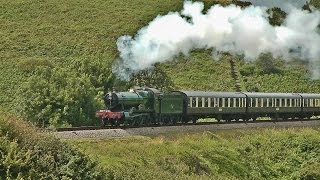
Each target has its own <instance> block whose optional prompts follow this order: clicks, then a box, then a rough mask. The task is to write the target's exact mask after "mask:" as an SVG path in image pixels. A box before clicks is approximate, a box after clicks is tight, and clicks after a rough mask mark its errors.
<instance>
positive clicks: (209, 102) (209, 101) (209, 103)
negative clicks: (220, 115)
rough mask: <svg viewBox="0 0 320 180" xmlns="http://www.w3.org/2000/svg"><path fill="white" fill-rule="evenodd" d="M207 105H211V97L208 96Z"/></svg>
mask: <svg viewBox="0 0 320 180" xmlns="http://www.w3.org/2000/svg"><path fill="white" fill-rule="evenodd" d="M208 107H211V98H208Z"/></svg>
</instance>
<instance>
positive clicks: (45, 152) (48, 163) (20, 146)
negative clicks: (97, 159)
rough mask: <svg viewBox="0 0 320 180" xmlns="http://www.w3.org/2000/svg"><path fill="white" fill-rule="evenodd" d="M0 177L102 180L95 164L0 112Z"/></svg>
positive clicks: (66, 146)
mask: <svg viewBox="0 0 320 180" xmlns="http://www.w3.org/2000/svg"><path fill="white" fill-rule="evenodd" d="M0 114H1V116H0V179H104V178H105V177H106V176H105V175H104V173H103V172H102V171H100V170H99V169H98V168H97V167H96V163H94V162H93V161H91V160H90V159H89V158H88V157H87V156H85V155H84V154H83V153H81V152H79V151H78V150H76V149H74V148H72V147H71V146H70V145H68V144H67V143H64V142H61V141H60V140H58V139H56V138H53V137H51V136H48V135H46V134H39V133H38V132H37V131H36V130H35V129H34V128H33V127H31V126H30V125H28V124H27V123H26V122H25V121H23V120H21V119H17V118H15V117H14V116H12V115H10V114H7V113H4V112H3V111H0Z"/></svg>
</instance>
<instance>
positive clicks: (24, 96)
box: [0, 0, 320, 127]
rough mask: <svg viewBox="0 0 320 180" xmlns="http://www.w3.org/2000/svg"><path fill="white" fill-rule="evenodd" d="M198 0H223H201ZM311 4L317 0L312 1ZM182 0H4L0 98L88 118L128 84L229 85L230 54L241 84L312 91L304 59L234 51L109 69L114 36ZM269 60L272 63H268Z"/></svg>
mask: <svg viewBox="0 0 320 180" xmlns="http://www.w3.org/2000/svg"><path fill="white" fill-rule="evenodd" d="M204 3H205V8H209V7H210V6H211V5H213V4H216V3H220V4H223V5H227V4H229V3H231V1H228V0H217V1H204ZM312 3H313V4H315V5H317V6H318V4H317V3H318V2H317V1H312ZM182 5H183V2H182V1H169V0H165V1H157V0H154V1H142V0H135V1H130V2H126V1H115V0H108V1H100V0H94V1H90V2H89V1H86V0H69V1H54V2H52V1H47V0H44V1H32V0H19V1H9V0H4V1H3V3H1V5H0V7H1V9H2V10H1V12H0V23H1V24H2V26H1V27H0V34H1V36H2V37H3V38H1V39H0V69H1V72H0V73H1V76H0V105H1V106H2V107H4V108H6V109H7V110H8V111H11V112H13V113H15V114H17V115H19V116H21V117H24V118H25V119H28V120H29V121H31V122H32V123H35V124H38V125H39V126H45V127H61V126H62V127H64V126H79V125H93V124H95V123H97V119H96V118H95V115H94V113H95V111H96V110H97V109H100V108H103V103H102V101H101V98H102V95H103V94H104V93H106V92H107V91H109V90H111V89H112V87H115V88H117V89H119V90H127V89H128V88H129V87H131V86H133V85H139V86H151V87H156V88H160V89H163V90H168V89H184V90H208V91H209V90H210V91H233V90H234V82H233V80H232V78H231V75H230V63H229V59H230V58H232V59H234V60H235V62H236V64H237V67H238V70H239V75H240V82H241V86H242V87H241V89H242V90H243V91H260V92H319V91H320V85H319V84H320V82H319V80H313V79H311V78H310V72H309V71H308V68H307V67H308V64H306V63H305V62H304V61H299V60H291V61H289V62H288V61H284V60H282V59H274V58H273V57H272V56H270V55H268V54H266V55H264V56H261V57H259V59H257V61H255V62H247V61H245V60H243V58H242V57H241V56H231V55H228V54H225V55H222V56H221V58H220V59H217V58H213V57H212V55H211V50H194V51H193V52H191V54H189V56H183V55H181V56H179V57H176V58H175V59H174V61H173V62H168V63H164V64H157V65H156V67H155V68H154V71H151V72H149V73H145V74H144V75H143V74H142V75H138V76H136V77H133V78H132V79H131V81H129V82H125V81H120V80H118V79H116V78H115V77H114V76H113V75H112V73H111V66H112V63H113V62H115V61H117V59H118V57H119V54H118V51H117V47H116V41H117V39H118V38H119V37H120V36H122V35H135V34H136V33H137V31H138V30H139V29H141V28H142V27H144V26H146V25H148V23H149V22H150V21H151V20H153V19H154V18H155V17H157V16H158V15H166V14H168V13H169V12H171V11H180V10H181V8H182ZM270 67H271V69H270Z"/></svg>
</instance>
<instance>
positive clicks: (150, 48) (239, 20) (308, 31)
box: [113, 1, 320, 79]
mask: <svg viewBox="0 0 320 180" xmlns="http://www.w3.org/2000/svg"><path fill="white" fill-rule="evenodd" d="M203 10H204V4H203V3H201V2H191V1H185V3H184V6H183V10H182V11H181V12H170V13H168V14H167V15H165V16H157V17H156V18H155V19H154V20H153V21H152V22H150V23H149V25H148V26H146V27H143V28H142V29H140V30H139V31H138V33H137V35H136V36H134V37H131V36H127V35H126V36H122V37H120V38H119V39H118V41H117V46H118V50H119V52H120V59H119V60H118V61H117V62H116V63H115V64H114V65H113V72H114V73H115V74H116V75H117V76H118V77H119V78H121V79H128V78H129V77H130V75H131V74H132V73H137V72H139V71H140V70H144V69H149V68H152V67H153V64H155V63H157V62H165V61H170V60H172V59H173V58H174V57H176V56H178V55H180V54H184V55H188V53H189V52H190V51H192V50H193V49H212V50H213V52H214V53H213V54H215V52H229V53H231V54H241V55H244V56H245V58H246V59H248V60H254V59H256V58H257V57H258V56H259V54H261V53H263V52H271V53H272V54H273V55H274V56H281V57H283V58H285V59H290V58H292V57H298V58H302V59H305V60H308V61H309V62H310V64H311V65H312V67H313V73H314V76H315V77H316V78H319V77H320V73H319V66H318V64H319V60H320V48H319V47H320V34H319V27H318V25H319V24H320V12H319V11H313V12H312V13H309V12H307V11H302V10H300V9H297V8H295V7H294V6H291V8H290V9H288V10H287V13H288V15H287V17H286V19H285V21H284V23H283V24H282V25H281V26H275V27H274V26H272V25H270V24H269V21H268V13H267V12H266V10H267V7H264V6H250V7H247V8H245V9H241V8H240V7H237V6H235V5H230V6H227V7H222V6H220V5H215V6H212V7H211V8H210V9H209V10H208V11H207V13H203Z"/></svg>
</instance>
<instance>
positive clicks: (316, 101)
mask: <svg viewBox="0 0 320 180" xmlns="http://www.w3.org/2000/svg"><path fill="white" fill-rule="evenodd" d="M314 106H315V107H319V99H316V100H315V105H314Z"/></svg>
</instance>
